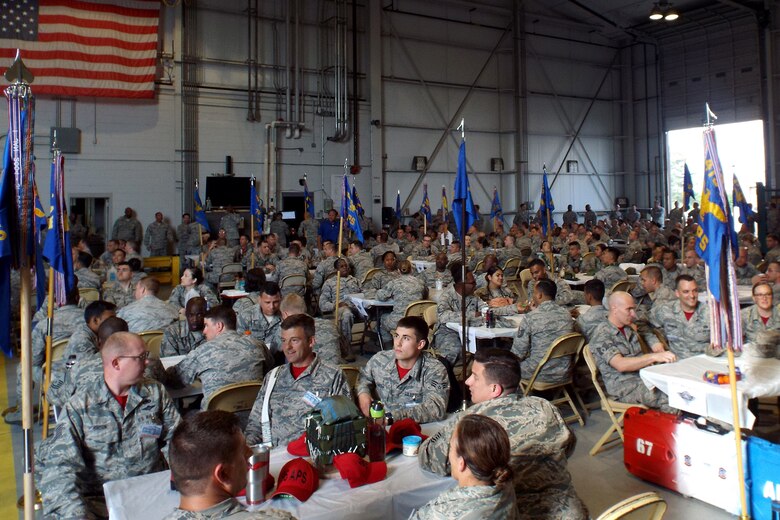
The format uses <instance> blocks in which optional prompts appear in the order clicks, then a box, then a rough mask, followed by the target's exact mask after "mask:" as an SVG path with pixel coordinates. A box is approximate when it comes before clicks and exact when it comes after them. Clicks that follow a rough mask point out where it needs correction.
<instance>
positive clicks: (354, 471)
mask: <svg viewBox="0 0 780 520" xmlns="http://www.w3.org/2000/svg"><path fill="white" fill-rule="evenodd" d="M333 465H334V466H336V468H338V470H339V473H340V474H341V478H344V479H347V481H348V482H349V487H352V488H356V487H359V486H363V485H365V484H373V483H374V482H379V481H380V480H384V479H385V476H386V475H387V463H385V461H380V462H368V461H367V460H365V459H363V458H362V457H361V456H360V455H358V454H357V453H342V454H341V455H336V456H335V457H333Z"/></svg>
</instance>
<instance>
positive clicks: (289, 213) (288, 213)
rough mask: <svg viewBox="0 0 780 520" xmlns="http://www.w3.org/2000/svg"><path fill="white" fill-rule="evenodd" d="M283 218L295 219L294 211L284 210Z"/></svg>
mask: <svg viewBox="0 0 780 520" xmlns="http://www.w3.org/2000/svg"><path fill="white" fill-rule="evenodd" d="M282 220H295V212H294V211H282Z"/></svg>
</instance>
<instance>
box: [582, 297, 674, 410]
mask: <svg viewBox="0 0 780 520" xmlns="http://www.w3.org/2000/svg"><path fill="white" fill-rule="evenodd" d="M615 302H618V303H617V305H622V306H624V307H626V309H629V308H631V307H633V305H634V303H633V298H632V297H631V295H629V294H628V293H624V292H616V293H613V295H612V296H611V297H610V308H611V309H614V308H615ZM620 302H624V303H620ZM612 312H614V310H613V311H612ZM631 313H632V311H629V310H626V311H624V312H623V313H622V314H623V317H622V318H620V319H618V318H615V317H612V318H611V319H610V320H608V321H606V322H604V323H602V324H601V325H599V326H598V327H596V330H595V331H594V332H593V337H591V339H590V342H589V348H590V350H591V352H592V353H593V357H594V358H595V359H596V363H597V364H598V367H599V372H601V377H602V379H603V380H604V386H605V387H606V390H607V393H608V394H609V396H610V397H611V398H612V399H615V400H616V401H620V402H622V403H639V404H644V405H645V406H649V407H651V408H661V409H663V410H664V411H667V412H671V411H672V409H670V408H669V407H668V403H669V400H668V399H667V397H666V395H665V394H664V393H663V392H661V391H660V390H657V389H654V390H650V389H649V388H647V386H645V384H644V382H643V381H642V378H641V377H639V370H638V369H636V370H634V371H628V370H624V371H622V372H621V371H619V370H618V369H617V368H615V367H614V366H613V364H614V363H616V361H618V360H620V361H622V358H630V359H632V360H634V361H635V362H636V361H639V360H640V359H641V360H642V364H643V365H644V366H649V365H651V364H653V363H656V362H661V363H663V362H670V361H673V360H674V358H675V356H674V354H672V353H671V352H663V351H661V352H652V353H650V354H643V353H642V348H641V346H640V345H639V339H638V336H637V333H636V332H634V330H633V329H632V328H631V327H630V326H629V325H630V324H631V321H633V319H634V318H635V315H634V316H630V314H631ZM621 319H622V321H620V320H621ZM612 320H615V323H621V324H623V325H622V326H621V327H620V328H619V327H618V326H617V325H615V323H613V322H612ZM615 356H620V357H619V358H615Z"/></svg>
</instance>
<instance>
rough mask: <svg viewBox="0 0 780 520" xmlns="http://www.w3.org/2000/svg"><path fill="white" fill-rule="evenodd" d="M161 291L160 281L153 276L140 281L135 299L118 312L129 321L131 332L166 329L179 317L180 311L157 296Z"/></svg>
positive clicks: (136, 287) (118, 314) (136, 288)
mask: <svg viewBox="0 0 780 520" xmlns="http://www.w3.org/2000/svg"><path fill="white" fill-rule="evenodd" d="M159 291H160V282H158V281H157V280H156V279H154V278H152V277H147V278H143V279H142V280H139V281H138V283H137V284H136V286H135V301H134V302H133V303H131V304H129V305H127V306H126V307H123V308H121V309H119V311H118V312H117V313H116V315H117V316H119V317H120V318H122V319H123V320H125V321H126V322H127V326H128V327H130V332H136V333H138V332H144V331H147V330H164V329H165V328H167V327H168V325H170V324H171V323H173V322H175V321H177V320H178V319H179V312H178V311H177V310H176V309H175V308H174V307H173V306H172V305H169V304H168V303H167V302H164V301H162V300H161V299H159V298H158V297H157V293H158V292H159Z"/></svg>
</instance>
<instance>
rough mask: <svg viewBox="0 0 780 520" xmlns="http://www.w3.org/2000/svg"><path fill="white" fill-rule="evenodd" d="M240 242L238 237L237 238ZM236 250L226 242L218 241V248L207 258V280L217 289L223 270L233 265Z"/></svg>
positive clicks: (212, 250) (210, 252)
mask: <svg viewBox="0 0 780 520" xmlns="http://www.w3.org/2000/svg"><path fill="white" fill-rule="evenodd" d="M236 241H238V237H236ZM234 254H235V249H233V247H230V246H228V245H227V244H226V243H225V241H224V240H222V239H219V240H217V241H216V246H215V247H214V248H213V249H211V251H209V253H208V255H207V256H206V270H207V271H208V273H207V274H206V280H207V281H208V282H209V283H210V284H212V285H213V286H214V287H216V286H217V285H218V284H219V275H220V274H222V268H223V267H224V266H226V265H228V264H232V263H233V255H234Z"/></svg>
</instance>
